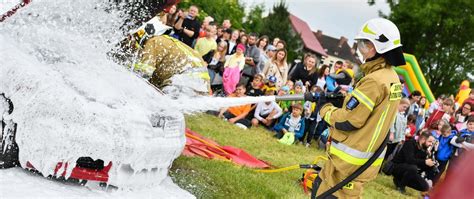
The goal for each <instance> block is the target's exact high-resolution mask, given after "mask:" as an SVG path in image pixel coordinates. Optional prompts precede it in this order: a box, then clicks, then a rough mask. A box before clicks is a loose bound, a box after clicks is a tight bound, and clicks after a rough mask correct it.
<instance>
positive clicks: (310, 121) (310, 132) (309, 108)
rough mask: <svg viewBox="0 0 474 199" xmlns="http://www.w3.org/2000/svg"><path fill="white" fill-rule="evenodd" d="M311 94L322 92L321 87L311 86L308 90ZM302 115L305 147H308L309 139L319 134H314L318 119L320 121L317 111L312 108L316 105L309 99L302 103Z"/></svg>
mask: <svg viewBox="0 0 474 199" xmlns="http://www.w3.org/2000/svg"><path fill="white" fill-rule="evenodd" d="M309 92H310V93H311V95H313V96H315V95H317V94H320V93H321V92H322V89H321V88H320V87H318V86H316V85H313V86H312V87H311V90H310V91H309ZM303 107H304V115H305V118H306V120H305V127H306V129H305V135H306V142H305V147H309V146H310V145H311V141H312V140H313V139H314V140H318V139H319V136H320V135H321V134H316V126H317V124H318V122H319V121H321V117H320V116H319V114H318V112H315V111H314V109H315V107H316V103H314V102H311V101H306V102H305V103H304V106H303Z"/></svg>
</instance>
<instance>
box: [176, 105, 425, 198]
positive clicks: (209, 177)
mask: <svg viewBox="0 0 474 199" xmlns="http://www.w3.org/2000/svg"><path fill="white" fill-rule="evenodd" d="M186 124H187V127H188V128H190V129H192V130H193V131H196V132H198V133H200V134H201V135H203V136H205V137H207V138H210V139H213V140H215V141H216V142H218V143H219V144H220V145H221V146H225V145H231V146H234V147H238V148H241V149H244V150H245V151H247V152H248V153H250V154H252V155H253V156H255V157H257V158H259V159H262V160H265V161H267V162H270V163H271V164H272V165H274V166H276V167H279V168H281V167H285V166H290V165H294V164H300V163H311V162H312V161H313V160H314V158H315V157H316V156H318V155H324V154H325V153H324V151H323V150H319V149H317V147H316V146H311V147H309V148H306V147H304V146H302V145H292V146H286V145H283V144H280V143H278V142H277V140H276V139H275V138H273V137H272V136H273V134H272V133H270V132H269V131H267V130H265V129H263V128H252V129H249V130H242V129H240V128H238V127H236V126H234V125H232V124H229V123H227V122H224V121H222V120H221V119H219V118H217V117H215V116H211V115H206V114H200V115H193V116H187V117H186ZM313 145H314V144H313ZM303 172H304V170H303V169H298V170H292V171H286V172H280V173H257V172H255V171H254V170H252V169H250V168H246V167H241V166H238V165H235V164H233V163H230V162H225V161H220V160H208V159H203V158H198V157H184V156H180V157H179V158H178V159H176V160H175V162H174V164H173V167H172V168H171V171H170V175H171V177H172V178H173V180H174V182H175V183H177V184H178V185H179V186H180V187H181V188H183V189H186V190H188V191H189V192H191V193H192V194H194V195H195V196H196V197H198V198H309V196H308V195H306V194H305V193H304V192H303V189H302V187H301V186H300V184H299V181H298V180H299V179H300V178H301V176H302V173H303ZM407 191H408V194H410V195H409V196H405V195H401V194H399V193H398V192H397V191H396V190H395V188H394V185H393V183H392V178H391V177H389V176H384V175H379V176H378V177H377V178H376V179H375V180H374V181H372V182H370V183H368V184H367V185H365V189H364V195H363V198H383V197H387V196H389V197H390V198H416V197H419V196H420V195H419V193H418V192H416V191H415V190H412V189H407Z"/></svg>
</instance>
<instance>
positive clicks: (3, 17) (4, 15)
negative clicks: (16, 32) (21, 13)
mask: <svg viewBox="0 0 474 199" xmlns="http://www.w3.org/2000/svg"><path fill="white" fill-rule="evenodd" d="M31 1H32V0H23V1H22V2H20V3H18V4H16V6H15V7H13V8H12V9H10V10H9V11H7V12H6V13H4V14H2V15H1V17H0V22H3V21H4V20H5V19H7V18H8V17H10V16H12V15H14V14H15V13H16V11H17V10H18V9H20V8H23V7H25V6H26V5H28V4H29V3H31Z"/></svg>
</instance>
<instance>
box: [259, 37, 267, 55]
mask: <svg viewBox="0 0 474 199" xmlns="http://www.w3.org/2000/svg"><path fill="white" fill-rule="evenodd" d="M268 40H269V38H268V36H267V35H263V36H261V37H260V38H259V39H258V41H257V45H256V46H257V48H258V50H260V55H263V54H265V50H267V46H268Z"/></svg>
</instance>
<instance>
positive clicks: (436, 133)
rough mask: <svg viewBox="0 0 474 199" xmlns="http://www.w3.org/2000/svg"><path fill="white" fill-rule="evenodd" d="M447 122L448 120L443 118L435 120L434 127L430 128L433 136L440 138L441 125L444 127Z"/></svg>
mask: <svg viewBox="0 0 474 199" xmlns="http://www.w3.org/2000/svg"><path fill="white" fill-rule="evenodd" d="M445 124H448V122H446V121H445V120H443V119H441V120H438V121H435V122H434V123H433V124H432V125H431V127H432V128H431V129H430V132H431V134H432V135H433V137H435V138H436V139H438V138H439V136H440V135H441V127H443V125H445Z"/></svg>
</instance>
